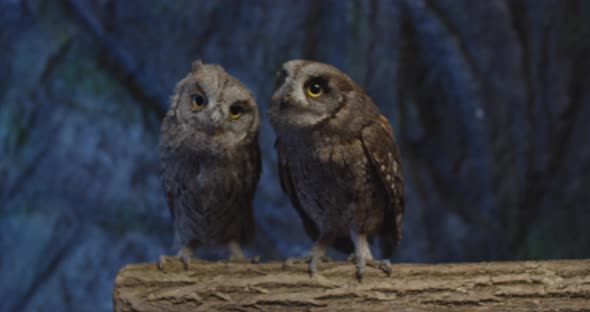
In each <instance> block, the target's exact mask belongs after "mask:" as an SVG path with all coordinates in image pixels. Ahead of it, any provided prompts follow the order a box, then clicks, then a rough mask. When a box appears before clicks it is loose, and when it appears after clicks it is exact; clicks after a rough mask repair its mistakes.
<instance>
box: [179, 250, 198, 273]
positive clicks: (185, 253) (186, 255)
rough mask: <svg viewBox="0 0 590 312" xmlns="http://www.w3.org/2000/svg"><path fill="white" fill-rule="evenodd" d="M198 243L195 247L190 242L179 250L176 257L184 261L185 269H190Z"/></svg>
mask: <svg viewBox="0 0 590 312" xmlns="http://www.w3.org/2000/svg"><path fill="white" fill-rule="evenodd" d="M196 247H197V246H196V244H195V246H194V247H193V246H192V245H191V244H190V243H189V244H187V245H185V246H183V247H182V248H180V250H179V251H178V253H177V254H176V258H178V259H180V261H182V264H183V265H184V269H185V270H187V269H188V265H189V264H190V262H191V258H192V256H193V252H194V250H195V248H196Z"/></svg>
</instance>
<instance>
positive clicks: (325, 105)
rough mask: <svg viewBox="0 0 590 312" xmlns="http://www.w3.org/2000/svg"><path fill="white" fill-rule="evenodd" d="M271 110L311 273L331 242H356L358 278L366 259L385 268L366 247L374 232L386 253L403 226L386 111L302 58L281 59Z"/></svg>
mask: <svg viewBox="0 0 590 312" xmlns="http://www.w3.org/2000/svg"><path fill="white" fill-rule="evenodd" d="M268 114H269V116H270V120H271V123H272V126H273V128H274V129H275V132H276V135H277V140H276V143H275V147H276V150H277V152H278V166H279V175H280V181H281V186H282V188H283V190H284V191H285V192H286V193H287V195H288V196H289V198H290V199H291V203H292V204H293V206H294V207H295V209H296V210H297V212H298V213H299V215H300V216H301V219H302V221H303V224H304V226H305V229H306V232H307V234H308V235H309V236H310V237H311V238H312V239H313V240H314V241H315V244H314V247H313V249H312V250H311V255H310V256H309V257H305V258H303V260H304V261H306V262H309V272H310V274H314V273H315V272H316V267H317V263H318V261H320V260H324V259H325V258H324V253H325V249H326V247H328V246H334V247H336V248H337V249H338V250H340V251H342V252H352V251H353V250H354V259H355V262H356V275H357V277H358V278H359V279H361V278H362V276H363V274H364V271H365V266H366V265H369V266H373V267H379V268H381V269H382V270H384V271H385V272H386V273H390V272H391V265H390V263H389V261H388V260H383V261H376V260H374V259H373V256H372V254H371V250H370V248H369V242H370V241H372V240H373V238H374V237H376V238H377V239H378V242H379V246H380V247H381V252H382V254H383V255H384V256H385V257H390V256H391V254H392V252H393V249H394V248H395V247H396V246H397V245H398V244H399V241H400V239H401V233H402V216H403V212H404V182H403V176H402V167H401V159H400V153H399V150H398V148H397V145H396V143H395V139H394V135H393V130H392V128H391V126H390V125H389V123H388V121H387V119H386V118H385V117H384V116H383V115H382V114H381V112H380V111H379V109H378V108H377V106H376V105H375V104H374V103H373V101H372V100H371V99H370V98H369V96H367V95H366V94H365V92H363V90H362V89H361V88H360V87H359V86H358V85H357V84H356V83H355V82H354V81H352V79H351V78H350V77H348V76H347V75H346V74H344V73H343V72H342V71H340V70H338V69H337V68H335V67H333V66H330V65H327V64H322V63H318V62H312V61H305V60H293V61H289V62H287V63H285V64H283V67H282V69H281V70H280V72H279V73H278V77H277V82H276V86H275V91H274V94H273V96H272V100H271V104H270V107H269V109H268ZM300 260H301V259H298V260H293V259H288V260H287V262H286V263H294V262H297V261H300Z"/></svg>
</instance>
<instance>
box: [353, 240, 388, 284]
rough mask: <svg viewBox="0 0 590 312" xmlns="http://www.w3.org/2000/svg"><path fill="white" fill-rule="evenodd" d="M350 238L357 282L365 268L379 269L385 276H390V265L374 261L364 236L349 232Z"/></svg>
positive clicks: (381, 261) (361, 277)
mask: <svg viewBox="0 0 590 312" xmlns="http://www.w3.org/2000/svg"><path fill="white" fill-rule="evenodd" d="M350 236H351V238H352V241H353V242H354V250H355V252H354V260H355V262H356V277H357V278H358V279H359V280H362V279H363V275H364V274H365V268H366V267H367V266H370V267H373V268H378V269H381V270H382V271H383V272H385V273H386V274H387V275H389V274H391V263H389V260H375V259H373V254H371V249H370V248H369V241H368V240H367V235H366V234H360V233H356V232H355V231H351V233H350Z"/></svg>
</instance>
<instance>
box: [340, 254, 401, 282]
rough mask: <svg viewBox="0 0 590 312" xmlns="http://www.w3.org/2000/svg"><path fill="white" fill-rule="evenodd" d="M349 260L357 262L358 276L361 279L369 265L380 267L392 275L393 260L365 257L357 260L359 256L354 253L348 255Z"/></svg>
mask: <svg viewBox="0 0 590 312" xmlns="http://www.w3.org/2000/svg"><path fill="white" fill-rule="evenodd" d="M348 261H351V262H353V263H355V264H356V278H357V279H358V280H359V281H361V280H362V279H363V276H364V275H365V268H366V267H367V266H369V267H372V268H376V269H379V270H381V271H383V272H384V273H385V274H387V276H389V275H391V272H392V270H391V262H389V260H387V259H385V260H374V259H364V258H361V259H360V261H357V257H356V256H355V255H354V254H352V255H350V256H349V257H348Z"/></svg>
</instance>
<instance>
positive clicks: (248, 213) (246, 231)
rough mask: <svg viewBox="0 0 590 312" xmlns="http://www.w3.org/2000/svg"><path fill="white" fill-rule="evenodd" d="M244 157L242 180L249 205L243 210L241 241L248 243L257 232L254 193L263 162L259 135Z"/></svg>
mask: <svg viewBox="0 0 590 312" xmlns="http://www.w3.org/2000/svg"><path fill="white" fill-rule="evenodd" d="M243 156H244V159H242V161H241V163H242V164H243V165H242V166H241V167H242V170H244V171H243V173H242V181H243V183H244V187H245V188H246V189H247V192H246V194H247V198H245V199H244V203H245V204H246V205H247V206H248V207H246V209H242V210H241V211H242V212H243V213H244V215H243V216H242V217H243V220H242V223H243V227H242V233H241V237H240V241H241V242H242V243H248V242H250V241H251V240H252V239H253V238H254V235H255V234H256V231H255V229H256V226H255V220H254V210H253V208H252V205H253V202H254V195H255V194H256V187H257V185H258V180H260V173H261V172H262V162H261V159H260V146H259V145H258V136H257V137H256V138H255V139H254V141H253V143H252V144H250V145H248V146H247V147H246V151H245V153H243Z"/></svg>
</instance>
